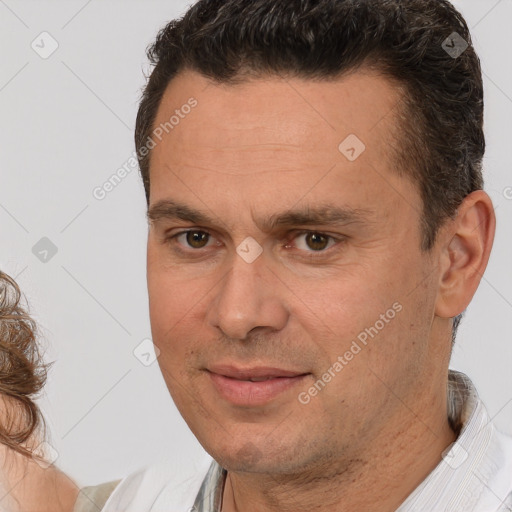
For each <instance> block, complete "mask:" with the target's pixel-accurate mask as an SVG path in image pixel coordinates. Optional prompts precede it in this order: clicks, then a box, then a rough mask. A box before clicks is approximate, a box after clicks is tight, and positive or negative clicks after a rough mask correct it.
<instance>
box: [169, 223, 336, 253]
mask: <svg viewBox="0 0 512 512" xmlns="http://www.w3.org/2000/svg"><path fill="white" fill-rule="evenodd" d="M191 232H198V233H206V234H207V235H208V236H210V237H211V236H212V235H211V233H209V232H208V231H207V230H204V229H187V230H184V231H180V232H178V233H175V234H174V235H172V236H170V237H168V238H166V239H165V241H164V242H165V243H167V244H169V245H178V242H177V241H176V240H177V238H178V237H179V236H181V235H186V234H187V233H191ZM309 234H315V235H321V236H324V237H326V238H327V239H328V241H331V240H332V241H334V242H335V243H334V244H332V245H331V246H330V247H327V248H326V249H324V250H321V251H306V253H307V254H308V258H310V259H315V258H321V257H325V256H326V255H328V254H329V252H330V251H329V249H332V248H333V247H335V246H336V245H340V244H341V243H343V242H344V241H345V238H346V237H341V238H337V237H334V236H332V235H328V234H326V233H323V232H321V231H312V230H303V231H297V232H294V234H293V236H292V237H290V238H289V239H288V241H287V242H286V245H288V244H289V243H290V241H292V240H295V239H296V238H298V237H299V236H302V235H309ZM209 241H210V240H208V242H209ZM201 249H206V247H204V248H200V249H192V248H191V249H189V250H187V249H185V250H184V249H181V248H174V250H175V251H176V252H178V253H181V254H184V255H190V254H191V253H193V252H200V251H201Z"/></svg>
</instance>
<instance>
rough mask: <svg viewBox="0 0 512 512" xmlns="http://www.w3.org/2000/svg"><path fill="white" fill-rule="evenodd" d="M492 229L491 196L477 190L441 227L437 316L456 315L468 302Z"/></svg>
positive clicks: (486, 256)
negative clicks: (451, 218) (454, 215)
mask: <svg viewBox="0 0 512 512" xmlns="http://www.w3.org/2000/svg"><path fill="white" fill-rule="evenodd" d="M495 229H496V216H495V214H494V207H493V204H492V201H491V198H490V197H489V196H488V195H487V194H486V193H485V192H484V191H483V190H476V191H475V192H472V193H471V194H469V195H468V196H467V197H465V198H464V201H463V202H462V203H461V205H460V207H459V209H458V211H457V216H456V218H455V219H454V220H451V221H449V222H448V223H447V225H446V227H444V228H443V229H442V230H441V233H440V234H441V235H442V236H441V237H440V238H441V240H440V241H441V243H442V246H441V249H440V253H439V263H440V274H439V290H438V295H437V300H436V308H435V313H436V315H437V316H440V317H442V318H451V317H454V316H457V315H458V314H459V313H461V312H462V311H464V310H465V309H466V307H467V306H468V304H469V303H470V302H471V299H472V298H473V295H474V294H475V292H476V290H477V288H478V285H479V284H480V280H481V278H482V275H483V273H484V271H485V268H486V267H487V262H488V261H489V255H490V253H491V248H492V243H493V241H494V233H495Z"/></svg>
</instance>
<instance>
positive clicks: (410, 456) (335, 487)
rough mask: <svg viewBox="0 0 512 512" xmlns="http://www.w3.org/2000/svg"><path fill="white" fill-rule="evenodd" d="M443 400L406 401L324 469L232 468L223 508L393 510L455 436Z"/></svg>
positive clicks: (233, 511) (256, 511)
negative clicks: (281, 471)
mask: <svg viewBox="0 0 512 512" xmlns="http://www.w3.org/2000/svg"><path fill="white" fill-rule="evenodd" d="M438 396H439V395H438ZM444 396H445V397H446V394H444ZM442 403H443V404H444V407H443V406H437V405H435V404H432V403H426V402H425V401H423V402H422V403H418V402H416V404H415V406H414V407H412V408H409V407H406V406H405V404H404V406H403V407H402V408H401V409H399V410H397V412H396V414H395V417H392V418H390V421H388V422H387V423H386V425H385V426H384V427H383V428H381V429H380V431H379V432H378V434H377V435H374V436H373V437H372V438H371V439H364V440H361V439H358V443H357V444H358V446H357V447H355V449H354V451H353V452H352V453H351V454H350V455H349V454H342V455H339V454H338V457H337V458H335V459H334V460H331V461H329V464H325V463H324V464H322V466H321V467H320V466H318V465H317V466H315V467H308V469H307V471H302V472H301V473H296V474H287V475H283V474H272V475H270V474H255V473H247V472H244V473H235V472H228V475H227V479H226V484H225V488H224V493H223V505H222V512H241V511H245V510H251V512H296V511H297V510H309V511H314V512H324V511H325V512H327V511H329V512H333V511H336V512H348V511H353V510H366V511H369V512H370V511H379V512H394V511H395V510H396V509H397V508H398V507H399V506H400V504H401V503H402V502H403V501H404V500H405V499H406V498H407V496H409V494H411V492H412V491H413V490H414V489H415V488H416V487H417V486H418V485H419V484H420V483H421V482H422V481H423V480H424V479H425V478H426V477H427V475H428V474H429V473H430V472H431V471H432V470H433V469H434V468H435V467H436V466H437V465H438V464H439V462H440V461H441V458H442V455H441V454H442V452H443V451H444V450H445V449H446V448H447V446H449V445H450V444H451V443H452V442H453V441H454V440H455V439H456V435H455V433H454V432H453V431H452V430H451V428H450V424H449V422H448V418H447V414H446V399H445V400H444V402H442ZM433 407H437V408H436V409H434V408H433ZM413 410H414V412H412V411H413ZM422 410H424V411H428V415H424V414H422V413H421V412H420V413H418V411H422Z"/></svg>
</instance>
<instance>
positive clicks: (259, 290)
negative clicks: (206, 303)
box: [208, 254, 288, 340]
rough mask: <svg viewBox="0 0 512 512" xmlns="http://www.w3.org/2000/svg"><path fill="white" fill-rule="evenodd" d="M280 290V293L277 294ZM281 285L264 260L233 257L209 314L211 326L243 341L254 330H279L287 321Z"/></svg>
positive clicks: (261, 257) (236, 255)
mask: <svg viewBox="0 0 512 512" xmlns="http://www.w3.org/2000/svg"><path fill="white" fill-rule="evenodd" d="M280 290H281V291H280ZM282 290H283V285H282V283H281V282H280V280H279V279H278V278H277V277H276V275H275V273H274V271H271V270H270V269H269V268H268V266H267V265H266V263H265V261H264V254H262V255H261V256H260V257H259V258H258V259H256V260H255V261H253V262H252V263H247V262H246V261H245V260H244V259H243V258H241V257H240V256H238V254H235V255H234V257H233V263H232V264H231V268H230V269H229V271H228V272H227V273H226V275H225V276H224V278H223V279H222V281H221V283H220V284H219V287H218V289H216V291H215V293H214V295H213V300H212V301H211V304H210V307H209V311H208V321H209V323H210V325H212V326H214V327H215V328H217V329H220V330H221V331H222V332H223V334H224V335H225V336H227V337H229V338H232V339H240V340H242V339H245V338H246V337H247V335H248V333H249V332H250V331H251V330H252V329H255V328H257V327H260V328H266V329H270V330H281V329H283V328H284V326H285V325H286V322H287V321H288V311H287V308H286V305H285V303H284V301H283V299H284V297H283V296H282V295H283V291H282Z"/></svg>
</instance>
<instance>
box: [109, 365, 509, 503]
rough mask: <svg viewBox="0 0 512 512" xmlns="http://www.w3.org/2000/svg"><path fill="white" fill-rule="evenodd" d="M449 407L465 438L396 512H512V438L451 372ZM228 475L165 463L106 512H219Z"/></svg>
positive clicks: (126, 485)
mask: <svg viewBox="0 0 512 512" xmlns="http://www.w3.org/2000/svg"><path fill="white" fill-rule="evenodd" d="M448 404H449V407H448V409H449V410H448V412H449V417H450V420H451V421H452V423H455V424H457V423H460V424H461V425H462V429H461V431H460V434H459V436H458V437H457V440H456V441H455V442H454V443H453V444H452V445H451V446H450V447H448V448H447V450H445V452H444V455H443V460H441V462H440V463H439V464H438V465H437V466H436V468H435V469H434V470H433V471H432V472H431V473H430V474H429V475H428V476H427V477H426V478H425V480H424V481H423V482H422V483H421V484H420V485H419V486H418V487H417V488H416V489H415V490H414V491H413V492H412V493H411V494H410V495H409V496H408V498H407V499H406V500H405V501H404V502H403V503H402V505H401V506H400V507H399V508H398V509H397V510H396V512H509V511H510V512H512V437H509V436H507V435H505V434H503V433H501V432H499V431H498V430H496V428H495V427H494V425H493V423H492V421H491V419H490V418H489V415H488V413H487V411H486V409H485V407H484V405H483V403H482V401H481V400H480V398H479V397H478V395H477V392H476V390H475V388H474V386H473V384H472V382H471V381H470V380H469V378H468V377H467V376H466V375H464V374H463V373H460V372H455V371H453V370H450V371H449V380H448ZM225 476H226V470H224V469H223V468H221V467H220V466H219V465H218V464H217V462H215V461H214V460H212V458H211V457H210V456H208V455H207V454H206V452H205V453H204V455H203V456H202V457H200V459H199V460H198V461H197V462H196V463H195V465H194V468H193V470H192V471H189V472H186V474H184V473H183V470H182V469H180V468H179V467H178V465H177V464H176V463H173V462H172V461H164V462H162V463H160V464H156V465H153V466H151V467H148V468H145V469H142V470H140V471H137V472H135V473H133V474H131V475H129V476H127V477H126V478H124V479H123V480H122V481H121V483H120V484H119V485H118V486H117V488H116V489H115V491H114V492H113V493H112V495H111V496H110V498H109V500H108V501H107V503H106V504H105V507H104V508H103V512H220V510H221V504H222V491H223V489H224V481H225Z"/></svg>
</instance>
